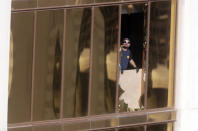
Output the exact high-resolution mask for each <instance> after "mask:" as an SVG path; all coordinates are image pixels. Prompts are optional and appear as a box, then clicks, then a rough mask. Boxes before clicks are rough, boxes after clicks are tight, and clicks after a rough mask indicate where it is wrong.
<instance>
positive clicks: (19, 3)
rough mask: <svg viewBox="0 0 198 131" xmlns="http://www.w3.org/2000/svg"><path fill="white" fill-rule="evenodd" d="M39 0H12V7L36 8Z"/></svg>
mask: <svg viewBox="0 0 198 131" xmlns="http://www.w3.org/2000/svg"><path fill="white" fill-rule="evenodd" d="M36 7H37V0H12V9H26V8H36Z"/></svg>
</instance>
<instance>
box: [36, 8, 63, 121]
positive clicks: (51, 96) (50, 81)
mask: <svg viewBox="0 0 198 131" xmlns="http://www.w3.org/2000/svg"><path fill="white" fill-rule="evenodd" d="M37 15H38V16H37V39H36V47H35V72H34V73H35V77H34V110H33V113H34V114H33V119H34V120H46V119H55V118H59V113H60V90H61V67H62V61H61V59H62V41H63V21H64V11H63V10H51V11H39V12H38V14H37Z"/></svg>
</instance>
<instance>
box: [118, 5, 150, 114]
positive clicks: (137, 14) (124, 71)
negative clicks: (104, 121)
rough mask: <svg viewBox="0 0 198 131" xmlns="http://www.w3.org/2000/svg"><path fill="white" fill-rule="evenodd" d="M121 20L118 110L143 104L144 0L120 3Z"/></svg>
mask: <svg viewBox="0 0 198 131" xmlns="http://www.w3.org/2000/svg"><path fill="white" fill-rule="evenodd" d="M121 20H122V25H121V29H122V30H121V39H122V41H121V43H120V44H121V45H120V75H119V111H120V112H126V111H129V112H130V111H136V110H139V109H141V108H144V105H143V104H144V82H143V78H142V77H143V76H142V74H143V72H144V69H142V67H144V62H145V61H143V55H145V54H144V53H145V52H144V51H143V46H144V45H143V44H144V39H145V38H146V33H145V32H146V24H145V23H146V6H145V4H129V5H124V6H122V19H121Z"/></svg>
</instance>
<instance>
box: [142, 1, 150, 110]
mask: <svg viewBox="0 0 198 131" xmlns="http://www.w3.org/2000/svg"><path fill="white" fill-rule="evenodd" d="M147 10H148V12H147V36H146V43H147V44H146V80H145V81H146V86H145V97H144V110H145V109H147V96H148V67H149V45H150V16H151V2H150V0H149V1H148V7H147Z"/></svg>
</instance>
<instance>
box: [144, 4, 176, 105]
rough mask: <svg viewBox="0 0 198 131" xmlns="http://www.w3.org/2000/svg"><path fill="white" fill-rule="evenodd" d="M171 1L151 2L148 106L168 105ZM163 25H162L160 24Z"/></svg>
mask: <svg viewBox="0 0 198 131" xmlns="http://www.w3.org/2000/svg"><path fill="white" fill-rule="evenodd" d="M170 13H171V1H162V2H153V3H151V23H150V46H149V72H148V73H149V74H148V77H149V80H148V101H147V102H148V108H159V107H166V106H167V105H168V99H169V100H170V101H172V99H173V98H172V96H171V98H168V92H169V91H170V90H172V88H169V86H170V85H169V75H170V73H172V72H171V71H170V70H169V67H170V66H171V65H170V64H169V62H170V61H169V58H170V55H173V54H170V53H169V52H170V18H171V17H170V15H171V14H170ZM162 25H163V26H162Z"/></svg>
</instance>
